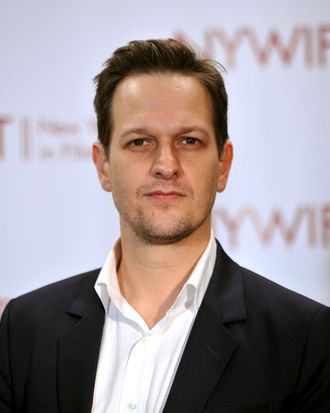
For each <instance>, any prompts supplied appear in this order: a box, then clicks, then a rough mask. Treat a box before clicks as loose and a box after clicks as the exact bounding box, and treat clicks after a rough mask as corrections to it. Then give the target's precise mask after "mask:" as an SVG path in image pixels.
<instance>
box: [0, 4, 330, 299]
mask: <svg viewBox="0 0 330 413" xmlns="http://www.w3.org/2000/svg"><path fill="white" fill-rule="evenodd" d="M151 37H177V38H181V39H185V40H187V41H189V42H191V43H193V44H194V45H195V47H197V49H199V50H201V51H202V52H203V53H204V54H205V55H208V56H210V57H212V58H215V59H216V60H218V61H220V62H221V63H223V64H224V66H225V67H226V68H227V72H228V73H227V75H226V77H225V80H226V84H227V89H228V93H229V104H230V108H229V130H230V136H231V139H232V141H233V142H234V145H235V162H234V166H233V171H232V175H231V178H230V181H229V186H228V189H227V190H226V192H225V193H224V194H222V195H221V196H219V198H218V200H217V203H216V207H215V210H214V220H213V221H214V230H215V233H216V235H217V237H218V238H219V239H220V240H221V242H222V244H223V246H224V247H225V249H226V250H227V252H228V253H229V254H230V255H231V256H232V257H233V258H234V259H235V260H237V261H238V262H240V263H241V264H243V265H245V266H247V267H249V268H250V269H252V270H255V271H257V272H259V273H262V274H264V275H265V276H267V277H268V278H271V279H273V280H275V281H277V282H279V283H281V284H282V285H285V286H287V287H289V288H291V289H293V290H296V291H298V292H301V293H303V294H305V295H307V296H310V297H312V298H314V299H316V300H318V301H321V302H323V303H326V304H328V305H329V304H330V185H329V182H330V179H329V178H330V168H329V165H330V139H329V138H330V136H329V130H330V116H329V108H330V3H329V1H328V0H314V1H313V2H311V1H309V0H304V1H302V0H301V1H298V0H293V1H290V2H288V1H284V0H278V1H276V2H275V1H264V0H250V1H248V2H247V1H245V0H232V1H231V2H228V1H223V0H204V1H203V2H198V3H197V2H196V4H195V3H192V2H191V1H190V0H181V1H180V2H178V1H174V0H167V1H166V2H155V1H151V0H140V1H139V2H133V1H129V0H122V1H120V2H114V1H110V0H97V1H93V2H91V1H82V0H79V1H78V0H71V1H64V0H59V1H56V2H44V1H42V0H30V1H28V2H23V1H13V2H5V1H1V2H0V55H1V65H0V179H1V181H0V188H1V199H0V201H1V210H0V212H1V214H0V251H1V272H0V297H2V300H4V299H6V298H8V297H12V296H15V295H18V294H21V293H24V292H26V291H28V290H31V289H33V288H36V287H38V286H41V285H43V284H46V283H49V282H51V281H54V280H57V279H61V278H64V277H66V276H69V275H73V274H76V273H78V272H82V271H85V270H88V269H92V268H94V267H97V266H101V265H102V264H103V262H104V259H105V257H106V254H107V252H108V250H109V248H110V247H111V245H112V243H113V241H114V240H115V239H116V238H117V236H118V223H117V213H116V211H115V209H114V207H113V204H112V201H111V199H110V196H109V195H108V194H105V193H103V192H102V190H101V189H100V187H99V185H98V182H97V178H96V173H95V171H94V168H93V166H92V163H91V160H90V147H91V143H92V142H93V141H94V140H95V137H96V131H95V118H94V113H93V107H92V101H93V95H94V88H93V84H92V78H93V76H94V75H95V74H96V73H98V72H99V71H100V69H101V66H102V64H103V62H104V61H105V60H106V58H108V57H109V56H110V54H111V53H112V51H113V50H114V49H115V48H116V47H118V46H120V45H122V44H124V43H126V42H128V41H129V40H132V39H145V38H151Z"/></svg>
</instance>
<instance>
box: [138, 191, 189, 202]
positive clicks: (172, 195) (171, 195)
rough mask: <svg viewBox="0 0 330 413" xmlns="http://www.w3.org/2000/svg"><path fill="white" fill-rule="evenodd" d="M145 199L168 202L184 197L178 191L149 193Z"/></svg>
mask: <svg viewBox="0 0 330 413" xmlns="http://www.w3.org/2000/svg"><path fill="white" fill-rule="evenodd" d="M146 196H147V197H150V198H152V199H157V200H164V201H166V200H167V201H170V200H175V199H178V198H183V197H185V194H183V193H182V192H178V191H159V190H158V191H151V192H148V193H147V194H146Z"/></svg>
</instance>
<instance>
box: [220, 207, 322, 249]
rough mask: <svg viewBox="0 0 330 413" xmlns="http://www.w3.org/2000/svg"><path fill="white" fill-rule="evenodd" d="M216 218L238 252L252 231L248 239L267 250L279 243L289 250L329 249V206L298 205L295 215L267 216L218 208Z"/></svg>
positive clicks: (254, 211)
mask: <svg viewBox="0 0 330 413" xmlns="http://www.w3.org/2000/svg"><path fill="white" fill-rule="evenodd" d="M213 217H214V218H215V220H214V224H215V225H216V227H217V228H219V230H220V233H221V236H222V238H223V239H225V240H226V241H227V242H228V245H229V247H231V248H239V247H240V246H241V245H240V244H241V240H242V238H243V234H244V232H246V231H249V232H248V233H249V236H252V237H254V240H256V241H257V242H258V243H259V244H260V245H262V246H264V247H268V246H271V245H273V244H274V243H275V242H277V241H278V240H280V242H282V243H283V245H285V246H286V247H293V246H295V245H297V244H298V243H300V244H301V243H302V244H304V245H305V246H306V247H307V248H309V249H314V248H317V247H321V248H322V249H330V202H327V203H324V204H321V205H316V204H309V205H308V204H305V205H298V206H296V208H295V209H294V211H293V213H289V212H288V211H287V210H286V209H283V208H282V209H281V208H276V209H275V208H274V209H270V210H269V211H267V212H266V214H265V211H264V210H263V211H262V212H261V211H260V210H259V209H258V208H257V207H255V206H252V205H251V206H243V207H241V208H240V209H239V210H238V211H237V212H233V211H228V209H226V208H220V207H218V208H217V207H216V208H215V210H214V212H213ZM251 241H252V240H251Z"/></svg>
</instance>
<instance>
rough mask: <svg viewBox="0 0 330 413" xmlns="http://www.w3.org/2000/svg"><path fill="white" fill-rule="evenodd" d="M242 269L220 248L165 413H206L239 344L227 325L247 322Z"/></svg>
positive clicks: (218, 246)
mask: <svg viewBox="0 0 330 413" xmlns="http://www.w3.org/2000/svg"><path fill="white" fill-rule="evenodd" d="M246 318H247V313H246V308H245V303H244V291H243V281H242V275H241V269H240V267H239V266H238V265H237V264H236V263H234V262H233V261H232V260H231V259H230V258H229V257H228V256H227V255H226V254H225V252H224V251H223V249H222V248H221V246H220V244H219V243H218V245H217V259H216V263H215V267H214V271H213V274H212V277H211V280H210V283H209V286H208V288H207V290H206V293H205V297H204V300H203V302H202V304H201V307H200V309H199V311H198V314H197V316H196V319H195V322H194V325H193V327H192V330H191V333H190V335H189V338H188V341H187V344H186V347H185V349H184V352H183V355H182V358H181V361H180V364H179V367H178V370H177V373H176V375H175V378H174V381H173V384H172V387H171V390H170V392H169V395H168V398H167V401H166V404H165V407H164V410H163V412H164V413H176V412H186V411H187V412H188V411H194V412H199V411H203V408H204V406H205V405H206V403H207V400H208V398H209V396H210V394H211V393H212V390H213V389H214V387H215V386H216V384H217V383H218V382H219V380H220V379H221V376H222V374H223V372H224V371H225V369H226V367H227V365H228V364H229V363H230V360H231V358H232V356H233V354H234V352H235V350H236V349H237V347H238V345H239V342H238V340H237V339H236V337H234V336H233V335H232V334H231V333H230V332H229V331H228V330H227V328H226V323H229V322H233V321H243V322H244V320H246Z"/></svg>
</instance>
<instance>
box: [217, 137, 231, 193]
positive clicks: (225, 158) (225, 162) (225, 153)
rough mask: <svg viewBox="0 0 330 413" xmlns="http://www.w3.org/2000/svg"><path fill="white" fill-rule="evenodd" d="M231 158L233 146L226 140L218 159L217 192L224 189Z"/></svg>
mask: <svg viewBox="0 0 330 413" xmlns="http://www.w3.org/2000/svg"><path fill="white" fill-rule="evenodd" d="M233 156H234V150H233V144H232V143H231V142H230V141H229V140H227V141H226V143H225V144H224V147H223V149H222V152H221V154H220V158H219V177H218V184H217V191H218V192H222V191H224V189H225V188H226V184H227V181H228V176H229V172H230V168H231V163H232V160H233Z"/></svg>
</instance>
